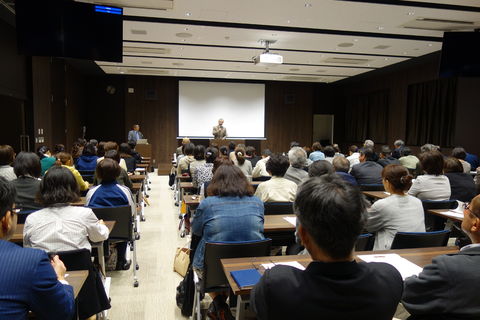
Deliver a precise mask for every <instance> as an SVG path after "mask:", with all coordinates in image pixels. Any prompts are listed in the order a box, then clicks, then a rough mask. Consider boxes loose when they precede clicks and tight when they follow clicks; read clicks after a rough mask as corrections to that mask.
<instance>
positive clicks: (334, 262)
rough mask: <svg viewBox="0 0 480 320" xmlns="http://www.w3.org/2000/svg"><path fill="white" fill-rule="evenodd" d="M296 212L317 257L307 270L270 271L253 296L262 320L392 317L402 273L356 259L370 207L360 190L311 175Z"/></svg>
mask: <svg viewBox="0 0 480 320" xmlns="http://www.w3.org/2000/svg"><path fill="white" fill-rule="evenodd" d="M295 210H296V214H297V221H299V223H300V224H299V227H298V233H299V235H300V238H301V241H302V243H303V245H304V246H305V247H306V248H307V249H308V252H309V253H310V255H311V257H312V260H313V261H312V262H310V264H309V265H308V267H307V269H306V270H300V269H297V268H294V267H290V266H282V265H277V266H275V267H273V268H271V269H269V270H266V271H265V273H264V274H263V276H262V278H261V279H260V281H259V282H258V283H257V285H256V286H255V287H254V288H253V290H252V292H251V296H250V301H251V306H252V308H253V310H254V311H255V312H256V314H257V319H260V320H267V319H312V318H315V316H314V315H318V317H321V318H322V319H340V320H341V319H345V320H346V319H391V318H392V316H393V314H394V313H395V310H396V308H397V305H398V302H399V300H400V298H401V295H402V289H403V281H402V277H401V275H400V273H399V272H398V271H397V270H396V269H395V268H394V267H393V266H391V265H389V264H385V263H374V262H372V263H364V262H356V261H355V258H354V247H355V242H356V241H357V238H358V236H359V235H360V233H361V231H362V228H363V214H364V211H365V205H364V200H363V196H362V194H361V193H360V191H359V190H358V189H357V188H355V187H352V186H350V185H349V184H347V183H345V182H344V181H343V180H342V179H340V178H338V177H335V176H333V175H326V176H323V177H315V178H310V179H309V180H308V181H306V182H305V183H304V184H302V186H300V187H299V191H298V193H297V197H296V199H295ZM347 305H348V308H347V307H345V306H347Z"/></svg>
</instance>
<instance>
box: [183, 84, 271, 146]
mask: <svg viewBox="0 0 480 320" xmlns="http://www.w3.org/2000/svg"><path fill="white" fill-rule="evenodd" d="M220 118H222V119H224V121H225V123H224V127H225V128H226V129H227V139H228V138H230V139H234V138H246V139H262V138H265V85H264V84H257V83H254V84H252V83H226V82H200V81H180V82H179V99H178V136H179V137H190V138H213V135H212V129H213V127H214V126H216V125H217V124H218V119H220Z"/></svg>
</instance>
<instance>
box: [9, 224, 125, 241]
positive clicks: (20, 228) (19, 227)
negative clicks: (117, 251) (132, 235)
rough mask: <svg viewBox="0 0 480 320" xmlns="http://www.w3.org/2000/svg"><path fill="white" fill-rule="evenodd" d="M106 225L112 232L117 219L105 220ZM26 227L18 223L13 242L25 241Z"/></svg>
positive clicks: (11, 239) (12, 238)
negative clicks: (24, 232) (24, 231)
mask: <svg viewBox="0 0 480 320" xmlns="http://www.w3.org/2000/svg"><path fill="white" fill-rule="evenodd" d="M104 222H105V225H106V226H107V228H108V233H110V232H112V230H113V228H114V227H115V223H116V221H104ZM24 228H25V225H24V224H17V228H16V229H15V232H14V233H13V236H12V237H11V238H10V241H11V242H23V229H24Z"/></svg>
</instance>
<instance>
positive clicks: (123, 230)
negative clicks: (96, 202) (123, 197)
mask: <svg viewBox="0 0 480 320" xmlns="http://www.w3.org/2000/svg"><path fill="white" fill-rule="evenodd" d="M91 209H92V210H93V212H94V213H95V215H96V216H97V218H98V219H103V220H104V221H115V227H114V228H113V230H112V232H111V233H110V235H109V239H119V240H125V241H130V240H132V239H133V216H132V208H131V207H130V206H122V207H105V208H91Z"/></svg>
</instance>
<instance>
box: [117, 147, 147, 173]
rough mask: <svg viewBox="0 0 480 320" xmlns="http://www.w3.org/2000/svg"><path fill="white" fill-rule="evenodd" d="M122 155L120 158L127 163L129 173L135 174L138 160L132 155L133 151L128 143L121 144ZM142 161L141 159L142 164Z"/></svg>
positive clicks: (120, 151) (119, 150)
mask: <svg viewBox="0 0 480 320" xmlns="http://www.w3.org/2000/svg"><path fill="white" fill-rule="evenodd" d="M118 152H119V153H120V158H121V159H123V160H124V161H125V165H126V166H127V172H132V173H133V172H135V169H136V168H137V159H135V157H134V156H133V154H132V149H131V148H130V146H129V145H128V143H125V142H124V143H121V144H120V148H119V149H118ZM141 161H142V160H141V159H140V162H141Z"/></svg>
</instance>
